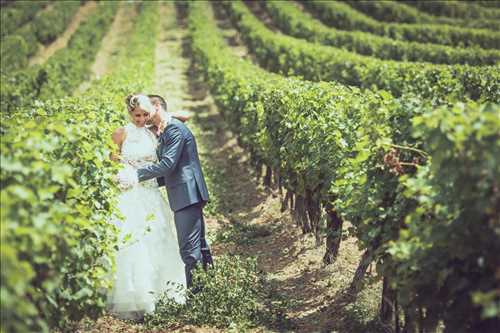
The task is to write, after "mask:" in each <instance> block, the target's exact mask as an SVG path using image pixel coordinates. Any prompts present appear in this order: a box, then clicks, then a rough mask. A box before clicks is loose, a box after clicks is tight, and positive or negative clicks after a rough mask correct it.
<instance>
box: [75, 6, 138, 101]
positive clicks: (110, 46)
mask: <svg viewBox="0 0 500 333" xmlns="http://www.w3.org/2000/svg"><path fill="white" fill-rule="evenodd" d="M136 16H137V7H136V4H134V3H128V2H122V3H120V7H119V8H118V11H117V13H116V15H115V18H114V20H113V23H112V24H111V27H109V31H108V32H107V33H106V35H105V36H104V38H103V40H102V42H101V48H100V49H99V51H98V52H97V54H96V57H95V60H94V63H93V64H92V67H91V68H90V78H89V80H86V81H85V82H83V83H82V84H81V85H80V86H79V87H78V89H77V90H76V91H77V92H79V93H81V92H83V91H85V90H86V89H87V88H88V87H89V86H90V84H91V83H92V80H95V79H99V78H100V77H102V76H104V75H106V74H107V73H109V72H111V71H112V70H113V67H114V64H115V61H114V60H115V59H116V57H117V55H118V54H119V52H120V49H122V48H123V47H126V45H127V36H128V32H129V31H130V30H131V29H132V28H133V25H134V19H135V17H136Z"/></svg>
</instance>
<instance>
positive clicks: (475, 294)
mask: <svg viewBox="0 0 500 333" xmlns="http://www.w3.org/2000/svg"><path fill="white" fill-rule="evenodd" d="M301 6H306V7H308V8H309V9H310V10H311V12H310V13H311V14H308V13H306V12H304V10H301V8H300V7H301ZM356 6H358V5H355V6H354V7H356ZM359 6H360V5H359ZM394 6H396V4H394ZM213 7H215V9H216V11H218V12H219V14H220V15H221V16H229V17H230V18H231V20H232V22H233V24H234V25H235V26H236V27H237V29H238V30H239V33H240V36H241V38H242V40H243V41H244V42H245V44H246V45H247V46H248V49H249V50H250V52H251V56H252V59H254V60H255V61H256V62H257V63H253V62H252V61H250V60H248V59H242V58H240V57H238V56H236V55H235V54H234V53H233V52H232V51H231V50H230V48H229V46H228V45H227V44H226V42H225V40H224V38H223V35H222V33H221V31H220V30H219V28H218V27H217V23H216V21H215V20H214V18H213V17H212V16H211V14H210V15H208V14H207V13H210V5H209V4H207V3H196V4H190V5H189V29H190V38H191V43H192V44H191V45H192V53H193V57H194V61H195V63H196V65H197V66H198V68H199V70H200V72H201V73H202V74H203V75H204V77H205V79H206V81H207V82H208V85H209V87H210V91H211V93H212V95H213V96H214V99H215V101H216V103H217V104H218V105H219V106H220V109H221V110H222V112H223V114H224V117H225V119H227V121H228V122H229V123H230V124H231V126H232V128H233V130H234V131H235V132H236V133H238V135H239V140H240V143H241V144H242V145H243V146H244V147H246V148H247V149H248V150H249V151H250V152H251V154H252V157H253V160H254V161H255V163H256V165H258V166H262V165H265V167H266V170H267V171H266V176H265V182H266V183H267V184H272V185H273V186H277V187H279V188H280V190H284V195H283V199H284V202H283V207H284V208H290V209H292V211H293V215H294V217H295V220H296V222H297V225H298V226H300V227H301V228H302V230H303V231H304V232H306V233H308V232H312V233H314V234H315V235H316V239H317V243H318V244H320V243H321V241H322V238H323V237H325V236H324V235H325V233H326V244H327V249H326V254H325V257H324V261H325V263H331V262H333V261H334V260H335V259H336V256H337V254H338V250H339V245H340V241H341V239H342V234H343V233H344V232H346V230H343V227H344V224H345V223H344V221H348V222H349V226H350V227H349V230H348V233H349V234H351V235H355V236H356V237H357V239H358V243H359V244H360V246H361V247H362V248H363V249H364V251H365V252H364V254H363V256H362V258H361V261H360V263H359V267H358V270H357V271H356V274H355V277H354V279H353V281H352V283H351V286H350V288H349V290H348V291H347V292H346V295H348V297H352V296H353V295H356V293H357V292H358V291H359V290H360V289H361V288H362V285H363V283H364V279H363V277H364V275H365V272H366V270H367V268H368V266H369V265H370V264H371V263H375V264H376V267H377V272H378V274H379V276H380V277H381V278H382V279H383V295H382V297H381V299H382V301H381V309H380V317H381V319H382V320H383V321H384V322H387V323H389V322H390V323H391V324H392V323H393V327H394V328H395V329H396V330H399V329H402V328H404V329H405V330H406V331H417V330H419V331H422V330H424V331H433V330H435V329H436V327H437V326H438V325H439V323H440V322H442V323H443V324H444V327H445V328H446V331H450V332H455V331H489V330H493V329H494V327H495V325H496V323H497V321H498V316H499V315H500V303H499V301H500V297H499V294H498V289H497V288H498V283H499V280H498V273H499V272H498V267H499V262H498V256H497V253H499V251H500V241H499V240H500V234H499V228H500V224H499V221H500V217H499V210H498V207H500V192H499V183H498V181H499V179H500V166H499V160H498V158H499V156H500V137H499V133H500V116H499V115H500V108H499V105H498V101H499V100H500V96H499V92H500V89H499V87H498V83H499V82H500V80H499V79H500V77H499V75H500V71H499V69H498V52H499V50H498V47H495V45H498V38H499V37H500V35H499V34H498V33H497V32H493V31H487V30H480V29H469V28H452V27H449V26H446V25H430V26H428V27H427V26H423V25H417V24H415V25H412V24H401V23H391V24H385V23H379V21H375V20H374V19H371V18H368V17H366V16H364V15H363V14H362V13H360V12H358V11H356V10H355V9H354V8H353V7H351V6H350V5H349V4H348V3H343V2H321V1H308V2H304V3H300V4H296V3H283V2H271V1H268V2H265V3H262V4H255V3H247V4H244V3H243V2H239V1H235V2H230V3H229V2H223V3H220V4H215V5H214V6H213ZM338 8H340V9H341V10H343V11H344V12H343V13H341V14H339V11H338V10H337V9H338ZM406 9H408V10H410V9H411V8H406ZM252 12H254V13H258V14H259V16H261V15H262V16H263V17H266V18H267V19H268V20H267V21H266V23H264V22H263V21H261V20H259V18H258V17H256V16H255V15H254V14H253V13H252ZM345 12H349V13H351V14H352V15H351V14H349V15H345ZM413 12H415V11H413ZM313 15H314V16H315V17H320V18H322V19H323V20H324V22H325V23H326V22H335V23H336V24H339V25H341V24H344V25H342V26H337V28H339V29H345V30H354V29H359V30H364V31H365V32H358V31H352V32H351V31H341V30H336V29H334V28H330V27H328V26H326V25H323V24H322V23H320V21H319V20H318V19H316V18H313ZM336 15H337V16H336ZM207 16H210V17H209V18H208V19H207ZM332 17H334V18H333V19H332ZM465 19H467V18H464V20H465ZM349 20H352V22H351V23H349V22H348V21H349ZM354 20H358V21H357V22H354ZM362 20H365V21H366V22H371V23H370V24H372V26H370V25H369V24H368V25H366V28H362V27H364V26H363V25H361V24H360V23H359V22H360V21H362ZM471 22H472V20H471ZM360 28H361V29H360ZM278 30H279V31H281V32H282V33H284V34H282V33H280V32H277V31H278ZM431 30H432V31H433V33H432V34H429V35H427V32H428V31H431ZM366 31H368V32H370V33H375V34H379V35H383V36H386V37H376V36H375V37H372V38H369V37H370V36H368V35H367V34H366ZM395 31H398V36H399V37H400V38H398V39H400V40H396V41H394V43H396V45H397V47H394V48H393V49H391V48H389V47H387V45H388V44H389V39H388V38H387V37H390V38H394V37H395V36H394V35H392V34H393V33H394V32H395ZM285 34H286V35H285ZM430 35H432V36H433V38H435V39H433V40H428V39H426V38H427V37H426V36H430ZM401 36H404V37H403V38H401ZM302 38H303V39H302ZM304 39H305V40H304ZM458 39H460V42H457V41H456V40H458ZM429 41H431V42H433V43H435V44H422V43H424V42H425V43H428V42H429ZM311 42H314V43H311ZM318 43H321V44H324V45H320V44H318ZM442 45H448V46H442ZM468 45H476V46H477V47H479V48H478V49H477V51H478V52H474V51H472V50H469V49H465V48H462V47H463V46H468ZM340 47H342V48H344V49H340ZM413 47H414V48H413ZM457 47H458V48H457ZM346 49H347V50H346ZM359 53H361V54H364V55H361V54H359ZM445 54H446V56H444V55H445ZM486 54H489V55H491V58H490V60H485V59H486V58H481V57H482V56H483V55H486ZM400 60H415V61H431V62H435V63H436V64H432V63H428V62H402V61H400ZM466 64H468V65H466ZM475 65H480V66H475ZM273 72H274V73H273ZM286 76H290V77H289V78H287V77H286ZM296 76H299V77H298V78H297V77H296ZM326 81H327V82H326ZM323 217H325V218H326V226H322V218H323ZM325 229H326V230H325Z"/></svg>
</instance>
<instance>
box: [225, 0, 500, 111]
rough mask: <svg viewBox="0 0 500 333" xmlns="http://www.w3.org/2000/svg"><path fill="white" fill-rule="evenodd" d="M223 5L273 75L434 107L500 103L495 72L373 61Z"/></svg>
mask: <svg viewBox="0 0 500 333" xmlns="http://www.w3.org/2000/svg"><path fill="white" fill-rule="evenodd" d="M329 3H330V2H329ZM223 5H224V6H225V7H226V8H227V9H228V12H229V15H230V17H231V18H232V20H233V21H234V22H235V24H236V25H237V27H238V29H239V30H240V32H241V34H242V37H243V38H244V40H245V42H246V43H247V45H248V46H249V48H250V49H251V50H252V52H253V53H254V54H255V56H256V57H257V59H258V61H259V63H260V64H261V65H262V66H263V67H265V68H268V69H269V70H271V71H274V72H278V73H282V74H284V75H302V76H303V77H304V78H305V79H307V80H313V81H321V80H325V81H337V82H340V83H343V84H346V85H354V86H360V87H362V88H367V89H372V88H378V89H384V90H387V91H390V92H391V93H392V94H393V95H394V96H396V97H399V96H402V95H407V94H413V95H417V96H420V97H422V98H425V99H430V100H432V101H433V102H434V103H435V104H440V103H443V102H449V101H453V100H456V99H459V100H462V99H464V98H467V97H468V98H471V99H474V100H476V99H480V100H486V101H498V100H500V89H499V86H498V85H499V82H500V71H498V70H497V68H496V67H495V66H491V67H488V66H483V67H470V66H466V65H454V66H447V65H434V64H426V63H406V62H396V61H388V60H379V59H374V58H371V57H366V56H362V55H358V54H356V53H352V52H348V51H344V50H342V49H338V48H334V47H328V46H323V45H318V44H312V43H308V42H307V41H304V40H300V39H296V38H293V37H289V36H285V35H281V34H276V33H275V32H273V31H271V30H269V29H267V28H266V27H265V25H264V24H263V23H262V22H260V21H259V20H258V19H257V18H256V17H255V16H254V15H252V13H251V12H250V11H249V9H248V8H247V7H246V6H245V5H244V4H243V3H242V2H240V1H237V2H225V3H223Z"/></svg>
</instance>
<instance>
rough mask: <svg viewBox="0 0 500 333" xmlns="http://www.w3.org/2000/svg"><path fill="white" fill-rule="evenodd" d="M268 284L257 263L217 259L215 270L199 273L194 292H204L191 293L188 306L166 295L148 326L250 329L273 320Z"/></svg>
mask: <svg viewBox="0 0 500 333" xmlns="http://www.w3.org/2000/svg"><path fill="white" fill-rule="evenodd" d="M266 284H267V283H266V281H265V277H264V275H263V274H262V273H261V272H259V271H258V269H257V264H256V260H255V259H252V258H246V259H242V258H240V257H238V256H221V257H217V258H216V261H215V266H214V267H213V268H210V269H208V270H207V271H206V272H205V271H203V269H202V268H199V269H197V270H196V271H195V273H194V276H193V288H194V290H196V289H199V290H200V291H199V292H197V293H196V294H193V293H191V292H190V291H187V292H186V293H187V295H188V296H187V302H186V304H177V303H175V302H174V301H173V300H171V299H169V298H168V297H167V296H165V295H163V296H162V297H160V298H159V300H158V302H157V303H156V309H155V312H154V313H153V314H150V315H146V318H145V322H146V325H147V326H148V327H150V328H158V327H159V328H163V329H169V328H173V327H176V326H180V325H198V326H202V325H207V326H211V327H217V328H233V329H237V330H239V331H240V330H243V329H247V328H250V327H253V326H256V325H258V324H262V323H265V322H267V321H269V320H271V319H272V316H273V312H272V310H273V308H272V307H271V308H264V307H263V304H264V303H265V302H266V299H267V298H268V297H269V295H268V293H267V291H266Z"/></svg>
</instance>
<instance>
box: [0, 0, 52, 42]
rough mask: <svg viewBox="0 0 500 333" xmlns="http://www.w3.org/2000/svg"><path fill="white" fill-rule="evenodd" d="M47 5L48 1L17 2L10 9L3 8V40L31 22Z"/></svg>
mask: <svg viewBox="0 0 500 333" xmlns="http://www.w3.org/2000/svg"><path fill="white" fill-rule="evenodd" d="M46 5H47V1H36V2H25V1H17V2H15V3H14V4H12V5H10V6H8V7H2V11H1V14H0V22H1V29H0V31H1V36H2V38H3V37H4V36H6V35H9V34H11V33H12V32H13V31H14V30H16V29H18V28H19V27H20V26H21V25H23V24H24V23H26V22H28V21H29V20H31V19H32V18H33V17H34V16H35V15H36V14H37V13H38V12H39V11H41V10H42V9H43V8H44V7H45V6H46Z"/></svg>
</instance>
